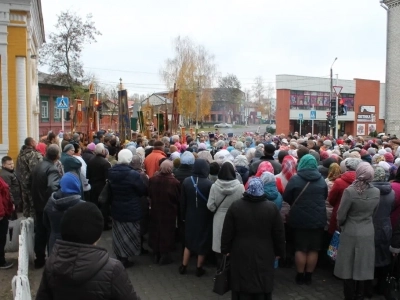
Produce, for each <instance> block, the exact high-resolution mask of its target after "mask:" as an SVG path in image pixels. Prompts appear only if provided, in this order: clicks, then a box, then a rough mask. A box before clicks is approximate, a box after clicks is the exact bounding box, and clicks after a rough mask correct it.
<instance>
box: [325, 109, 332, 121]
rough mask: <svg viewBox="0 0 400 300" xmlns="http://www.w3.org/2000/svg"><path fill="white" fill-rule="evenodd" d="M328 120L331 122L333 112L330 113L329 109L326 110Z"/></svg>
mask: <svg viewBox="0 0 400 300" xmlns="http://www.w3.org/2000/svg"><path fill="white" fill-rule="evenodd" d="M326 121H327V122H328V123H330V122H331V113H330V112H329V111H327V112H326Z"/></svg>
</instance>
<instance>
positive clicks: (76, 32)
mask: <svg viewBox="0 0 400 300" xmlns="http://www.w3.org/2000/svg"><path fill="white" fill-rule="evenodd" d="M55 27H56V31H55V32H52V33H50V35H49V38H48V41H49V42H48V43H46V44H44V45H43V47H42V49H41V51H40V60H39V62H40V64H42V65H46V66H48V67H49V69H50V73H51V74H52V76H51V78H52V80H53V81H55V82H59V83H62V84H64V85H66V86H68V87H69V88H70V90H71V93H72V96H73V97H76V96H79V95H76V93H77V92H80V86H82V80H84V79H85V76H84V71H83V63H82V62H81V60H80V59H81V54H82V51H83V49H84V46H85V44H90V43H94V42H96V36H97V35H101V33H100V31H98V30H97V29H96V26H95V24H94V22H93V20H92V15H90V14H89V15H87V16H86V19H85V20H83V19H82V18H81V17H80V16H79V15H78V14H77V13H76V12H71V11H64V12H61V13H60V14H59V15H58V16H57V24H56V25H55Z"/></svg>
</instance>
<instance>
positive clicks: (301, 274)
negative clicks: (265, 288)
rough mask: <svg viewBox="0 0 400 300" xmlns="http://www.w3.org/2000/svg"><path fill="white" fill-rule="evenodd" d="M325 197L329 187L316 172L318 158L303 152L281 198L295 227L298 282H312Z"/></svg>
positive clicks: (320, 237) (291, 224) (318, 248)
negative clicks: (288, 206)
mask: <svg viewBox="0 0 400 300" xmlns="http://www.w3.org/2000/svg"><path fill="white" fill-rule="evenodd" d="M327 196H328V187H327V186H326V183H325V180H324V178H323V177H322V176H321V174H320V173H319V172H318V163H317V160H316V159H315V158H314V156H312V155H311V154H307V155H304V156H303V157H302V158H301V160H300V162H299V164H298V167H297V174H296V175H294V176H293V177H292V178H291V179H290V180H289V182H288V184H287V186H286V189H285V192H284V194H283V200H284V201H285V202H287V203H289V205H290V206H291V210H290V213H289V217H290V218H289V222H288V223H289V226H290V227H291V228H293V229H294V238H295V240H294V246H295V251H296V252H295V262H296V269H297V275H296V283H297V284H304V283H305V284H311V282H312V273H313V272H314V269H315V266H316V265H317V261H318V251H320V250H321V248H322V238H323V233H324V227H325V225H326V210H325V200H326V197H327Z"/></svg>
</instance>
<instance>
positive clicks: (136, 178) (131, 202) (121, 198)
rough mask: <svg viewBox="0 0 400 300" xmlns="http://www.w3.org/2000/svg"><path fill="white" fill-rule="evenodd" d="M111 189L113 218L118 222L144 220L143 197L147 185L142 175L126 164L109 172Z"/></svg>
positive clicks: (118, 165)
mask: <svg viewBox="0 0 400 300" xmlns="http://www.w3.org/2000/svg"><path fill="white" fill-rule="evenodd" d="M108 180H109V182H110V187H111V216H112V217H113V219H114V220H116V221H118V222H136V221H140V220H141V218H142V202H141V197H142V196H144V195H145V194H146V185H145V184H144V183H143V181H142V178H141V177H140V174H139V173H138V172H136V171H135V170H133V169H132V167H131V166H129V165H126V164H117V165H115V166H114V167H112V168H111V169H109V170H108Z"/></svg>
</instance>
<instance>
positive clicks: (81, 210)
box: [60, 202, 104, 245]
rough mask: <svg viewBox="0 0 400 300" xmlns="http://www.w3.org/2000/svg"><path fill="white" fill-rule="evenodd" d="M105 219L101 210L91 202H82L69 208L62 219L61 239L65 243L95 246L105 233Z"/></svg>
mask: <svg viewBox="0 0 400 300" xmlns="http://www.w3.org/2000/svg"><path fill="white" fill-rule="evenodd" d="M103 226H104V219H103V215H102V214H101V211H100V210H99V208H98V207H97V206H96V205H95V204H93V203H90V202H81V203H78V204H76V205H74V206H72V207H71V208H69V209H68V210H67V211H66V212H65V213H64V216H63V217H62V219H61V230H60V231H61V237H62V239H63V240H64V241H67V242H72V243H79V244H87V245H93V244H94V243H95V242H96V241H98V240H99V238H100V236H101V233H102V232H103Z"/></svg>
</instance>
